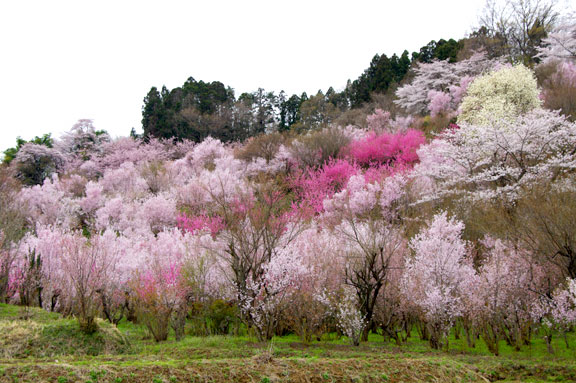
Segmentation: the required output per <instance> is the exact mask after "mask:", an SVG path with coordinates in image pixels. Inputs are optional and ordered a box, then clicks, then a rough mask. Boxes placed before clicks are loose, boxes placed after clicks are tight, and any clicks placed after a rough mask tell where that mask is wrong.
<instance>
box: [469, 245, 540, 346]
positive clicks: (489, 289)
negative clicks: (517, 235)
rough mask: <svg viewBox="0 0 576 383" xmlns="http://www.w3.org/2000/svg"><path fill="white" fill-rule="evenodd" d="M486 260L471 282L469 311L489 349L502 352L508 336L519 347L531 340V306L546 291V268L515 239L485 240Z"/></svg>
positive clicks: (511, 342) (512, 343)
mask: <svg viewBox="0 0 576 383" xmlns="http://www.w3.org/2000/svg"><path fill="white" fill-rule="evenodd" d="M483 243H484V246H485V247H486V249H487V252H486V255H485V256H486V260H485V262H484V263H483V264H482V266H481V267H480V269H479V272H478V275H477V277H476V279H475V280H474V281H471V283H470V284H469V285H468V291H467V299H468V305H469V307H468V310H470V311H469V312H468V315H469V317H470V319H471V320H472V321H473V322H474V323H475V327H476V328H477V330H478V331H479V334H480V336H481V337H482V338H483V339H484V341H485V343H486V345H487V347H488V349H489V350H490V352H492V353H493V354H495V355H498V354H499V342H500V341H501V340H506V341H507V343H508V344H510V345H513V346H514V347H516V348H517V349H520V347H521V346H522V345H523V344H525V343H526V342H527V341H529V338H530V332H531V325H532V318H531V310H532V308H533V306H534V304H535V302H536V301H537V298H538V292H539V291H543V287H544V280H545V279H544V276H545V273H544V270H543V268H542V267H541V266H540V265H539V264H538V263H536V262H534V260H533V258H532V257H531V254H528V253H527V252H526V251H524V250H522V249H519V248H518V246H515V245H514V244H513V243H508V242H503V241H501V240H492V239H490V238H488V239H486V240H484V241H483Z"/></svg>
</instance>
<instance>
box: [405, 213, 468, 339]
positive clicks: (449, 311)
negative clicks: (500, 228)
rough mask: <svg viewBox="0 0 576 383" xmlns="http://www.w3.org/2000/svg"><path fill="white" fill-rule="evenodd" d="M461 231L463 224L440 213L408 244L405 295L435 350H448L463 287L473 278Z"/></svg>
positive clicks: (458, 312)
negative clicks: (416, 308)
mask: <svg viewBox="0 0 576 383" xmlns="http://www.w3.org/2000/svg"><path fill="white" fill-rule="evenodd" d="M463 230H464V224H463V223H462V222H459V221H456V220H454V219H453V218H448V215H447V214H446V213H440V214H438V215H436V216H435V217H434V218H433V220H432V221H431V222H430V224H429V225H428V227H426V228H425V229H424V230H423V231H421V232H420V233H419V234H418V235H417V236H416V237H414V238H413V239H412V240H411V241H410V247H411V248H412V250H413V251H414V257H413V258H411V259H408V260H407V264H406V271H405V274H404V279H403V289H404V294H405V296H406V299H407V300H409V301H411V302H412V303H413V304H414V305H415V306H416V307H418V308H419V309H420V310H421V312H422V320H424V321H425V322H426V324H427V327H428V330H429V333H430V346H432V348H435V349H438V348H441V347H443V346H446V347H447V346H448V340H447V337H448V332H449V331H450V329H451V328H452V326H453V324H454V321H455V320H456V318H458V317H459V316H460V315H462V312H463V290H464V286H465V284H466V283H467V282H468V281H469V280H470V279H472V278H474V275H475V273H474V269H473V268H472V265H471V264H470V262H469V260H468V258H467V253H468V249H467V246H468V245H467V243H466V242H465V241H464V240H462V238H461V236H462V231H463Z"/></svg>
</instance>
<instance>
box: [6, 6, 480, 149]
mask: <svg viewBox="0 0 576 383" xmlns="http://www.w3.org/2000/svg"><path fill="white" fill-rule="evenodd" d="M483 5H484V0H436V1H430V0H404V1H402V0H400V1H397V0H394V1H389V0H380V1H368V0H355V1H337V0H332V1H324V0H304V1H302V0H283V1H276V0H244V1H240V0H231V1H225V0H211V1H202V2H200V1H192V0H189V1H175V0H163V1H143V0H140V1H127V0H115V1H108V0H99V1H85V0H74V1H60V0H51V1H46V0H38V1H27V0H14V1H11V0H10V1H8V0H7V1H1V3H0V52H1V54H0V150H4V149H6V148H8V147H11V146H14V144H15V140H16V136H21V137H22V138H24V139H31V138H32V137H34V136H36V135H41V134H44V133H49V132H51V133H52V134H53V136H54V137H56V138H57V137H59V136H60V134H61V133H62V132H64V131H67V130H68V129H70V128H71V127H72V125H73V124H74V122H76V121H77V120H78V119H80V118H91V119H93V120H94V125H95V126H96V128H97V129H105V130H107V131H108V132H109V133H110V134H111V135H112V136H126V135H128V134H129V132H130V129H131V128H132V127H135V128H136V130H137V131H141V124H140V120H141V108H142V104H143V102H142V100H143V98H144V96H145V95H146V93H147V92H148V90H149V89H150V87H152V86H157V87H159V88H160V87H161V86H162V85H166V86H167V87H168V88H169V89H172V88H174V87H177V86H180V85H182V84H183V83H184V81H185V80H186V79H187V78H188V77H189V76H192V77H194V78H195V79H196V80H204V81H221V82H223V83H224V84H225V85H226V86H230V87H232V88H234V89H235V92H236V95H237V96H238V95H240V93H242V92H251V91H255V90H256V89H257V88H258V87H262V88H264V89H266V90H270V91H272V90H273V91H275V92H279V91H280V90H282V89H283V90H285V91H286V92H287V93H289V94H292V93H298V94H300V93H301V92H303V91H306V92H307V93H308V94H313V93H316V91H317V90H318V89H322V90H323V91H325V90H326V89H327V88H328V87H330V86H333V87H334V88H335V89H337V90H339V89H342V88H343V87H344V86H345V84H346V81H347V80H348V79H352V80H354V79H356V78H357V77H358V76H359V75H360V74H361V73H362V71H363V70H364V69H366V68H367V67H368V65H369V63H370V60H371V59H372V57H373V56H374V55H375V54H376V53H379V54H382V53H384V54H386V55H388V56H391V55H392V54H393V53H397V54H400V53H401V52H402V51H403V50H404V49H407V50H408V51H409V52H412V51H415V50H418V49H419V48H420V47H421V46H423V45H425V44H426V43H428V42H429V41H430V40H439V39H441V38H444V39H449V38H454V39H458V38H461V37H464V36H465V34H466V33H468V32H470V31H471V29H472V27H473V26H474V25H476V24H477V16H478V14H479V13H480V11H481V9H482V7H483Z"/></svg>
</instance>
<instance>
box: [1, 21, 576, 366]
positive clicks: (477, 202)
mask: <svg viewBox="0 0 576 383" xmlns="http://www.w3.org/2000/svg"><path fill="white" fill-rule="evenodd" d="M575 41H576V24H574V23H567V24H558V25H557V26H556V29H554V30H553V31H551V33H550V34H549V35H548V37H546V38H543V39H542V42H543V44H544V45H542V46H539V47H537V52H536V53H535V55H537V59H538V60H540V63H539V64H538V65H537V66H535V67H534V68H530V67H527V66H524V65H523V64H522V63H515V64H511V63H510V62H508V61H507V58H506V57H491V56H490V54H489V53H487V52H475V53H473V54H470V55H467V57H458V54H457V53H455V52H456V51H453V50H451V49H448V48H447V47H453V46H455V45H453V44H452V43H450V42H445V43H443V44H432V46H433V48H430V50H431V51H432V52H435V49H439V50H438V52H437V53H431V55H432V57H433V59H431V60H424V59H422V60H421V61H419V62H417V63H413V64H412V72H411V75H410V76H411V78H410V79H409V81H408V79H404V80H401V79H400V77H398V78H396V80H391V81H392V82H396V81H397V82H402V81H404V83H403V84H402V85H401V86H398V87H397V88H396V89H395V92H394V96H395V98H394V100H393V101H394V102H393V103H388V104H387V105H389V106H390V108H391V109H392V110H383V109H381V108H374V109H373V110H371V108H373V107H374V106H375V105H374V104H371V106H369V107H366V106H364V107H363V108H357V109H355V114H354V115H353V117H354V119H355V120H356V121H359V123H357V124H343V123H342V122H343V121H346V119H347V118H352V117H351V116H352V114H350V113H351V111H354V110H350V109H348V108H350V106H351V105H352V104H351V101H350V99H347V101H346V99H345V98H340V97H341V96H342V95H341V94H338V93H336V92H333V91H328V92H327V93H326V95H324V94H322V93H319V94H318V95H316V96H311V97H309V98H307V97H304V96H302V97H299V96H292V97H290V98H287V97H286V96H285V95H283V94H281V97H280V96H275V95H274V94H273V93H267V92H265V91H264V90H262V89H260V90H259V91H258V92H255V93H254V94H243V95H241V96H240V97H239V98H238V99H235V97H234V93H233V91H232V90H231V89H230V88H226V87H225V86H224V85H223V84H221V83H217V82H213V83H203V82H201V81H200V82H197V81H195V80H194V79H192V78H191V79H189V80H188V81H187V82H186V83H185V84H184V86H183V87H181V88H176V89H173V90H171V91H168V90H167V89H163V90H162V91H161V92H158V91H157V90H156V89H154V88H153V90H152V91H151V92H150V93H149V95H148V97H147V101H146V105H145V108H144V116H145V119H146V118H148V120H147V121H148V122H147V124H148V125H146V126H147V128H146V129H148V130H145V137H143V138H138V137H127V138H120V139H116V140H113V139H111V138H110V137H109V136H108V135H107V134H106V133H104V132H100V131H97V130H96V129H95V128H94V126H93V125H92V123H91V121H89V120H80V121H79V122H78V123H77V124H76V125H74V127H73V128H72V130H71V131H70V132H68V133H67V134H65V135H64V136H63V137H61V138H59V139H54V140H52V139H49V138H50V137H49V136H46V137H44V138H45V139H36V140H34V141H33V142H29V143H25V142H21V143H20V142H19V145H18V147H17V148H16V150H15V151H14V152H13V153H12V152H11V153H12V155H13V158H12V159H11V161H10V163H9V164H6V165H3V166H2V167H1V168H0V176H1V177H0V180H1V181H2V183H1V185H0V197H1V198H0V203H1V205H0V207H1V209H0V300H2V301H4V302H7V303H12V304H19V305H22V306H23V307H29V306H38V307H41V308H43V309H45V310H49V311H57V312H59V313H62V314H64V315H73V316H74V317H75V318H77V321H78V324H79V328H80V329H81V331H82V332H84V333H87V334H93V333H97V332H98V331H100V330H99V327H101V326H99V324H98V323H99V318H103V319H105V320H107V321H109V322H110V323H112V324H118V323H120V322H122V321H126V320H128V321H131V322H134V323H139V324H140V325H141V326H143V327H145V328H146V330H147V331H148V332H149V334H150V336H151V337H152V338H153V339H154V340H156V341H157V342H160V341H165V340H166V339H168V338H169V337H172V336H174V338H176V339H177V340H181V339H182V338H184V337H186V336H187V334H188V333H190V332H191V331H193V332H194V331H195V334H232V333H233V332H241V331H246V332H248V333H250V334H253V335H254V336H255V337H256V338H257V339H258V340H260V341H268V340H270V339H272V338H273V337H274V336H277V335H285V334H287V333H290V334H293V335H294V336H298V337H300V339H301V340H302V341H304V342H310V341H312V340H313V339H321V338H322V337H325V336H326V335H327V334H333V333H336V334H340V335H345V337H346V339H347V340H348V341H349V342H350V343H351V344H352V345H355V346H357V345H360V344H361V343H362V342H366V341H367V340H368V339H369V338H370V336H374V334H379V335H380V336H382V337H383V338H384V339H386V340H388V341H392V342H394V343H396V344H397V345H403V344H406V343H409V342H410V338H411V337H419V338H420V339H422V340H424V341H427V342H428V343H429V345H430V347H432V348H433V349H449V347H450V341H451V340H452V339H453V337H458V338H459V337H462V339H465V342H466V344H467V347H468V348H469V349H470V350H472V349H475V348H476V347H480V346H479V345H480V344H482V346H481V347H485V348H486V349H487V350H489V352H491V353H492V354H494V355H499V354H500V353H501V351H502V349H503V347H504V345H506V347H512V348H514V349H516V350H523V349H526V348H527V347H529V346H530V345H531V344H533V343H535V342H536V341H537V340H541V341H543V342H544V343H545V345H546V347H547V350H548V351H549V352H550V353H553V352H554V351H555V349H558V348H560V347H564V346H560V342H564V343H565V344H566V346H565V347H568V346H570V339H572V338H573V336H572V334H571V333H572V332H573V330H574V326H575V325H576V222H575V217H576V215H575V211H576V197H575V196H576V178H575V170H576V122H574V113H575V109H574V105H573V102H572V100H571V99H566V97H569V96H567V95H571V94H572V93H571V92H573V90H574V89H575V88H576V83H575V82H574V79H575V78H576V77H575V76H574V73H576V72H575V71H574V68H575V67H576V66H575V65H576V62H575V60H576V57H575V56H574V54H573V52H572V51H573V49H572V47H573V46H575V45H576V44H574V42H575ZM444 47H446V49H447V51H448V52H451V53H450V54H448V53H446V52H447V51H445V50H444ZM440 52H443V53H440ZM423 54H424V53H422V52H421V55H423ZM440 54H442V55H446V56H440V57H437V58H438V59H435V58H436V56H435V55H440ZM421 57H422V56H415V59H420V58H421ZM454 57H456V59H453V60H451V59H452V58H454ZM406 60H407V52H405V54H403V55H402V57H401V58H396V59H393V60H388V59H387V58H386V57H385V56H382V57H378V59H377V60H375V61H373V65H371V68H372V67H373V69H374V73H372V71H371V70H368V71H367V72H366V73H365V74H364V75H365V76H366V77H365V78H366V79H367V80H366V81H368V79H372V80H374V79H377V80H374V81H376V82H379V83H380V81H384V82H385V80H383V79H384V77H385V75H387V74H388V72H387V71H386V70H385V68H386V67H387V66H388V65H389V66H390V67H392V66H394V65H396V64H398V63H399V62H405V64H406V65H405V66H404V69H402V71H404V70H408V61H406ZM428 61H429V62H428ZM522 61H525V60H522ZM394 63H396V64H394ZM378 68H380V69H382V68H384V69H383V70H382V71H381V72H379V70H380V69H378ZM399 73H400V72H399ZM405 75H406V73H404V74H403V75H402V77H405ZM379 76H384V77H379ZM391 76H392V77H391V78H394V75H391ZM370 81H371V80H370ZM384 82H382V83H384ZM392 82H390V84H391V83H392ZM390 89H392V88H390ZM372 90H377V89H372ZM369 94H371V93H369ZM389 96H390V94H389ZM371 97H374V98H375V99H376V100H378V99H379V97H382V96H381V95H380V96H378V95H377V94H374V93H372V94H371ZM303 99H306V100H305V101H304V102H302V100H303ZM279 100H282V101H279ZM291 100H292V101H291ZM342 100H344V101H342ZM380 100H381V99H380ZM291 103H292V104H291ZM288 104H290V105H292V106H294V108H293V109H288V106H286V105H288ZM279 105H280V106H279ZM282 105H284V106H286V108H287V109H285V110H284V112H282V113H280V114H278V113H277V111H278V110H280V111H282V110H283V109H282ZM295 105H298V108H296V107H295ZM292 106H291V107H290V108H292ZM155 108H157V109H155ZM338 111H339V113H341V114H340V115H338V116H337V112H338ZM295 116H297V117H295ZM278 118H279V119H278ZM205 123H206V124H208V125H204V124H205ZM299 124H300V125H299ZM146 126H145V127H146ZM206 126H208V127H209V128H206V129H204V128H205V127H206ZM299 126H300V127H299ZM311 127H316V128H315V129H311ZM174 138H177V139H174ZM239 141H243V142H239ZM191 321H195V322H194V323H196V325H197V327H194V330H191V327H190V323H191ZM198 323H200V324H198ZM196 325H195V326H196Z"/></svg>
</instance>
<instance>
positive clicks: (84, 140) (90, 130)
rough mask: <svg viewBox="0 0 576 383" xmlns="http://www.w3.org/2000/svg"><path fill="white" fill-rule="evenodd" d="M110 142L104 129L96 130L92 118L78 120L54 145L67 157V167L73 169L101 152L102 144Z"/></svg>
mask: <svg viewBox="0 0 576 383" xmlns="http://www.w3.org/2000/svg"><path fill="white" fill-rule="evenodd" d="M105 142H110V136H109V135H108V133H106V132H104V131H97V130H96V129H95V128H94V125H93V122H92V120H89V119H82V120H78V121H77V122H76V123H75V124H74V125H73V126H72V128H71V129H70V131H68V132H66V133H64V135H62V136H61V137H60V139H59V140H58V141H57V142H56V147H57V148H58V149H59V150H60V151H61V152H62V153H65V154H66V155H67V156H68V157H69V168H71V169H73V170H74V169H75V168H77V167H78V166H79V165H81V164H82V162H84V161H87V160H90V159H91V158H92V157H93V156H95V155H97V154H98V153H101V150H102V144H103V143H105Z"/></svg>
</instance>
